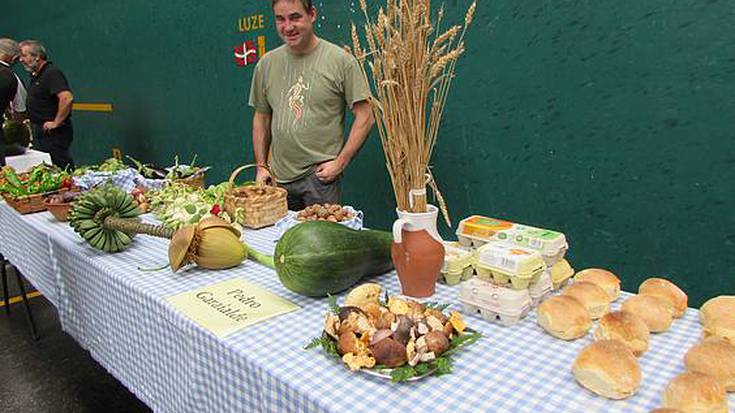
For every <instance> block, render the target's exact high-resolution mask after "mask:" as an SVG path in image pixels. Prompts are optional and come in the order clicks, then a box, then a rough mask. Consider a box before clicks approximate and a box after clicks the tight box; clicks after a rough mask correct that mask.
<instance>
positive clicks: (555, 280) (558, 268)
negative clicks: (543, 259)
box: [549, 259, 574, 291]
mask: <svg viewBox="0 0 735 413" xmlns="http://www.w3.org/2000/svg"><path fill="white" fill-rule="evenodd" d="M549 272H550V274H551V283H552V285H553V287H554V290H555V291H559V290H561V289H562V288H563V287H564V286H565V285H567V284H568V283H569V280H570V279H571V278H572V276H573V275H574V268H572V266H571V265H569V262H568V261H567V260H565V259H561V260H559V262H557V263H556V264H554V265H553V266H551V267H550V268H549Z"/></svg>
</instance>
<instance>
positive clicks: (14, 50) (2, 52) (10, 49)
mask: <svg viewBox="0 0 735 413" xmlns="http://www.w3.org/2000/svg"><path fill="white" fill-rule="evenodd" d="M19 54H20V46H18V42H16V41H15V40H13V39H8V38H3V39H0V57H5V58H7V59H12V58H14V57H15V56H18V55H19Z"/></svg>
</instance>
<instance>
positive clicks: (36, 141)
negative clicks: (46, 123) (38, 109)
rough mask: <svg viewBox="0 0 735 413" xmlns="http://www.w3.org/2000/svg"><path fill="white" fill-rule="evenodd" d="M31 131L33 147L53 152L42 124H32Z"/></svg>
mask: <svg viewBox="0 0 735 413" xmlns="http://www.w3.org/2000/svg"><path fill="white" fill-rule="evenodd" d="M31 131H32V132H33V149H35V150H38V151H41V152H46V153H49V154H50V153H51V147H50V146H49V142H50V141H49V138H48V136H46V134H45V133H44V131H43V128H42V127H41V125H37V124H35V123H34V124H32V125H31Z"/></svg>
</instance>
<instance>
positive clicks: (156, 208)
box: [148, 182, 231, 229]
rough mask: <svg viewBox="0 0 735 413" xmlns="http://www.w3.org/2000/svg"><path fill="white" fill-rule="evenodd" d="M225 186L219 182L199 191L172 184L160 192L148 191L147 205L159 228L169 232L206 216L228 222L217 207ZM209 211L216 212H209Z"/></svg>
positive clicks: (220, 203) (194, 222)
mask: <svg viewBox="0 0 735 413" xmlns="http://www.w3.org/2000/svg"><path fill="white" fill-rule="evenodd" d="M227 185H228V184H227V182H223V183H221V184H219V185H216V186H210V187H209V188H207V189H204V190H203V189H200V188H193V187H191V186H189V185H186V184H183V183H179V182H172V183H171V184H169V185H167V186H166V187H164V188H163V189H161V190H160V191H153V192H151V193H150V194H149V196H148V198H149V200H150V203H149V205H150V208H151V210H152V212H153V214H154V215H155V216H156V218H158V219H159V220H161V222H162V224H163V226H165V227H168V228H173V229H179V228H182V227H184V226H186V225H192V224H196V223H198V222H199V221H200V220H201V219H202V218H204V217H207V216H210V215H217V216H220V217H221V218H223V219H224V220H226V221H231V219H230V217H229V216H228V215H227V214H226V213H225V212H222V211H221V208H220V207H219V206H220V205H222V202H223V201H222V199H223V196H224V192H225V191H226V190H227ZM215 206H217V208H215ZM213 210H214V211H215V212H217V213H212V211H213Z"/></svg>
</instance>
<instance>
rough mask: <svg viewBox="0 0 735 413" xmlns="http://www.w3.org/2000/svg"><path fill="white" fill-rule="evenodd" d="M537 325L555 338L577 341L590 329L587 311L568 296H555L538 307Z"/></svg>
mask: <svg viewBox="0 0 735 413" xmlns="http://www.w3.org/2000/svg"><path fill="white" fill-rule="evenodd" d="M537 315H538V317H537V320H538V324H539V325H540V326H541V328H543V329H544V330H546V332H547V333H549V334H551V335H552V336H554V337H556V338H560V339H562V340H575V339H578V338H580V337H582V336H584V335H585V334H587V331H589V329H590V327H592V318H591V317H590V314H589V312H587V309H586V308H584V305H582V303H580V302H579V300H577V299H576V298H574V297H572V296H570V295H557V296H554V297H551V298H549V299H548V300H546V301H544V302H543V303H541V305H539V306H538V312H537Z"/></svg>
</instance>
